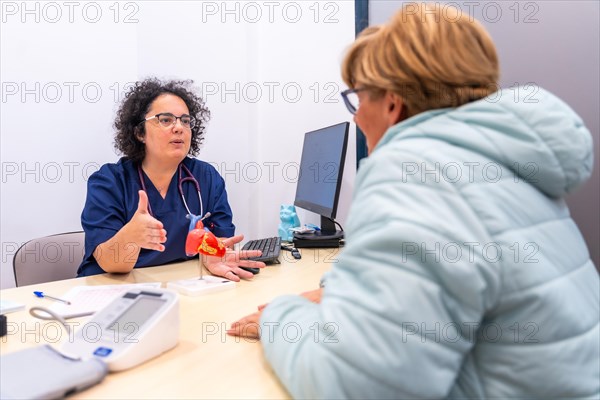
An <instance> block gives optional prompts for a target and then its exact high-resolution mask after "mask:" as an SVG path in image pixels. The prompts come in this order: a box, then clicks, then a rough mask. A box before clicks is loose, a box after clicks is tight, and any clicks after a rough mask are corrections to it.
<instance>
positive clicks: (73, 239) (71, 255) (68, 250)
mask: <svg viewBox="0 0 600 400" xmlns="http://www.w3.org/2000/svg"><path fill="white" fill-rule="evenodd" d="M84 239H85V234H84V232H83V231H79V232H68V233H60V234H57V235H52V236H46V237H43V238H39V239H33V240H30V241H29V242H27V243H25V244H24V245H23V246H21V247H20V248H19V249H18V250H17V252H16V253H15V256H14V257H13V271H14V273H15V284H16V285H17V286H25V285H33V284H36V283H43V282H52V281H59V280H62V279H70V278H75V277H77V268H78V267H79V264H81V261H82V260H83V256H84V254H85V248H84V247H85V246H84Z"/></svg>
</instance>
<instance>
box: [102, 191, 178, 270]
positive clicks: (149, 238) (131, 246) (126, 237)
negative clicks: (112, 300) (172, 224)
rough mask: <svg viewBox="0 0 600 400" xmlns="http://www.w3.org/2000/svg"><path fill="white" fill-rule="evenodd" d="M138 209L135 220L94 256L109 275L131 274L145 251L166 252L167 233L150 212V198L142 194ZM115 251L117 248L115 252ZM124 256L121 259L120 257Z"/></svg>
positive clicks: (126, 225) (104, 244) (103, 245)
mask: <svg viewBox="0 0 600 400" xmlns="http://www.w3.org/2000/svg"><path fill="white" fill-rule="evenodd" d="M139 196H140V199H139V202H138V208H137V210H136V212H135V214H133V217H132V218H131V220H130V221H129V222H128V223H127V224H125V226H123V228H122V229H121V230H120V231H119V232H118V233H117V234H116V235H115V236H113V237H112V238H111V239H109V240H108V241H106V242H104V243H102V244H100V245H98V247H96V250H95V251H94V257H95V258H96V260H97V261H98V263H99V264H100V265H102V268H103V269H104V270H106V271H108V272H129V271H131V270H132V269H133V267H134V265H135V259H136V258H137V257H135V256H136V255H139V252H140V250H141V249H149V250H156V251H164V250H165V246H164V245H163V243H165V242H166V241H167V231H165V229H164V228H163V224H162V222H160V221H159V220H157V219H156V218H154V217H153V216H152V215H150V213H149V212H148V196H147V195H146V192H144V191H143V190H140V191H139ZM114 249H117V250H116V251H114ZM119 255H120V257H119Z"/></svg>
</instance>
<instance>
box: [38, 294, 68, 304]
mask: <svg viewBox="0 0 600 400" xmlns="http://www.w3.org/2000/svg"><path fill="white" fill-rule="evenodd" d="M33 294H35V295H36V297H39V298H46V299H51V300H56V301H60V302H63V303H65V304H71V302H70V301H68V300H63V299H59V298H58V297H54V296H50V295H47V294H44V292H33Z"/></svg>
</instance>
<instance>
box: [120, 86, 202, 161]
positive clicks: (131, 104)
mask: <svg viewBox="0 0 600 400" xmlns="http://www.w3.org/2000/svg"><path fill="white" fill-rule="evenodd" d="M193 83H194V81H192V80H183V81H176V80H172V81H161V80H160V79H158V78H148V79H145V80H143V81H139V82H136V83H135V85H134V86H133V87H131V89H129V92H127V94H126V95H125V99H124V100H123V103H122V104H121V106H120V107H119V111H117V117H116V119H115V124H114V126H115V129H116V133H115V149H117V150H118V151H119V152H121V153H122V154H123V155H124V156H125V157H127V158H129V159H130V160H132V161H133V162H135V163H139V162H141V161H142V160H143V159H144V157H145V156H146V146H145V145H144V143H142V142H140V140H139V138H140V137H143V136H144V135H145V134H146V130H145V124H142V123H141V121H143V120H144V118H145V116H146V114H147V113H148V110H150V105H151V104H152V102H153V101H154V100H155V99H156V98H157V97H158V96H160V95H162V94H166V93H170V94H173V95H175V96H177V97H179V98H181V99H182V100H183V101H184V102H185V105H186V106H187V108H188V109H189V110H190V116H192V117H194V118H195V119H196V125H195V126H194V127H193V128H192V140H191V143H190V152H189V154H191V155H193V156H195V155H197V154H198V152H199V151H200V145H201V144H202V141H203V140H204V131H205V129H206V123H207V122H208V120H209V119H210V111H208V108H206V106H205V105H204V100H202V98H201V97H200V96H198V95H197V94H195V93H194V91H193V87H192V84H193Z"/></svg>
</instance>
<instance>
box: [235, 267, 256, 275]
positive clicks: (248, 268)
mask: <svg viewBox="0 0 600 400" xmlns="http://www.w3.org/2000/svg"><path fill="white" fill-rule="evenodd" d="M240 268H241V269H243V270H244V271H248V272H252V273H253V274H254V275H256V274H258V273H259V272H260V268H250V267H240Z"/></svg>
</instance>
